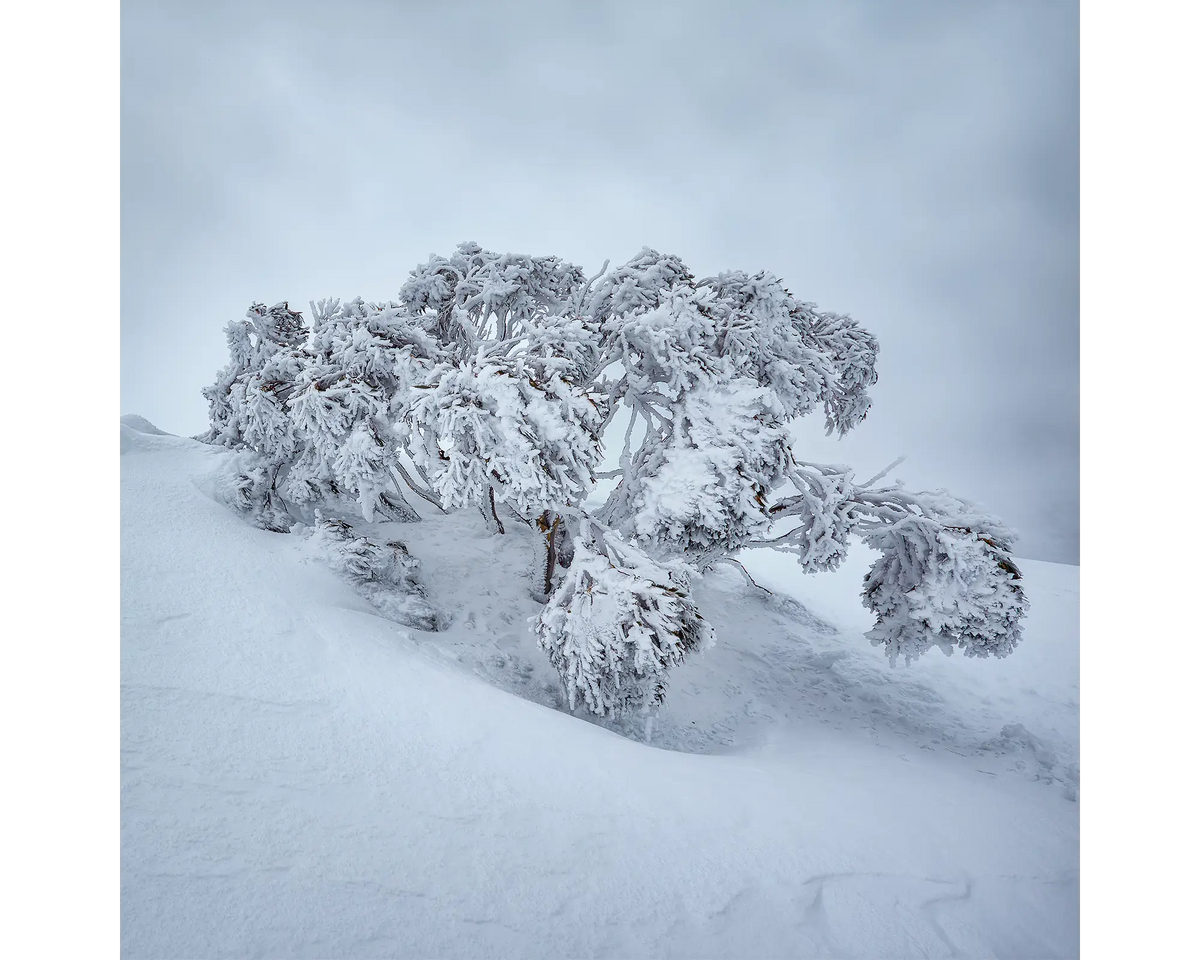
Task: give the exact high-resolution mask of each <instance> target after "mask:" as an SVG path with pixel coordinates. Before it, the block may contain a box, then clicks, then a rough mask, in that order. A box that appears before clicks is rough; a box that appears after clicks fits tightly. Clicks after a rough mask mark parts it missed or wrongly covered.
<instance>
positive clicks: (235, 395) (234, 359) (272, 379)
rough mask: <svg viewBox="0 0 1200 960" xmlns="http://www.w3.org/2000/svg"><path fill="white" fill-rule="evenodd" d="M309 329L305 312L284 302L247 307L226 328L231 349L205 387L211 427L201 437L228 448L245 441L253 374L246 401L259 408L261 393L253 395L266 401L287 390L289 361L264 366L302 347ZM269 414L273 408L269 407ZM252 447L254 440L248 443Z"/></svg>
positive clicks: (226, 340) (249, 417)
mask: <svg viewBox="0 0 1200 960" xmlns="http://www.w3.org/2000/svg"><path fill="white" fill-rule="evenodd" d="M307 337H308V327H307V326H306V325H305V323H304V315H303V314H302V313H300V312H299V311H296V310H292V309H291V308H289V307H288V305H287V304H286V303H277V304H275V306H273V307H268V306H266V305H264V304H261V303H254V304H251V305H250V309H249V310H247V311H246V316H245V317H244V318H243V319H241V320H234V321H232V322H230V323H229V324H228V325H227V326H226V327H225V342H226V344H227V345H228V347H229V363H228V364H227V365H226V366H225V367H224V368H222V369H221V371H220V372H219V373H218V374H217V379H216V382H215V383H213V384H212V385H211V386H209V387H206V388H205V389H204V390H203V394H204V398H205V399H206V400H207V401H208V421H209V430H208V432H207V433H206V434H205V435H204V437H203V439H204V440H206V441H207V442H209V443H219V444H222V445H223V446H227V447H239V446H242V445H244V444H245V443H246V442H247V441H246V436H245V433H246V429H247V425H248V423H249V421H250V419H251V417H252V415H253V413H254V412H255V411H252V410H251V409H248V407H247V387H248V385H249V383H250V380H251V378H254V377H257V378H258V379H257V384H256V387H255V389H254V390H253V391H252V396H251V398H250V403H251V404H252V405H254V406H256V407H257V406H258V405H259V403H260V401H261V396H260V397H257V398H256V397H255V396H253V394H262V392H263V391H266V392H267V393H268V394H270V395H271V396H270V399H269V400H268V401H267V403H268V404H273V403H274V402H275V401H276V400H277V399H284V400H286V396H283V397H280V396H279V393H280V392H281V391H282V392H284V393H286V389H287V386H288V382H287V380H286V376H285V375H286V373H287V371H288V370H289V368H290V363H289V362H288V361H286V360H282V361H279V362H277V363H275V364H273V366H272V369H270V370H264V368H267V367H268V365H269V364H271V361H272V360H273V358H275V357H276V355H277V354H280V353H284V354H285V355H293V354H294V353H295V352H296V351H299V350H300V348H301V347H302V346H303V345H304V342H305V340H306V339H307ZM267 415H268V416H270V415H271V412H270V411H267ZM267 432H268V433H269V432H270V430H269V429H268V430H267ZM251 445H253V444H251Z"/></svg>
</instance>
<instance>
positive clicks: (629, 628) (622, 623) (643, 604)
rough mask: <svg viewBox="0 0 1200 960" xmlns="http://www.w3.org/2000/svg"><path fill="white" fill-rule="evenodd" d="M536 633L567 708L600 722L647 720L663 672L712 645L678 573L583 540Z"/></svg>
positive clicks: (625, 549)
mask: <svg viewBox="0 0 1200 960" xmlns="http://www.w3.org/2000/svg"><path fill="white" fill-rule="evenodd" d="M534 629H535V632H536V633H537V637H538V645H539V646H540V647H541V648H542V649H543V650H545V651H546V653H547V654H548V655H549V657H550V662H551V663H552V664H553V665H554V668H555V669H556V670H557V671H558V675H559V678H560V680H561V682H562V689H563V697H564V699H565V700H566V703H567V707H568V708H569V709H571V710H574V709H575V708H576V707H577V706H580V705H582V706H586V707H587V709H588V710H590V711H591V712H592V713H594V714H596V715H598V716H602V717H621V716H626V715H628V714H631V713H641V714H643V715H649V714H651V713H652V711H653V710H654V708H655V707H657V706H658V705H659V704H661V703H662V702H663V698H664V697H665V696H666V691H667V673H668V671H669V669H670V668H671V667H672V666H677V665H678V664H681V663H682V662H683V660H684V658H685V657H686V656H687V654H688V653H690V652H692V651H693V650H696V649H698V648H700V647H703V646H704V645H706V644H707V643H708V642H709V640H710V639H711V628H710V627H709V625H708V624H707V623H706V622H705V620H704V619H703V618H702V617H701V616H700V613H699V611H698V610H697V609H696V605H695V603H694V602H693V601H692V599H691V597H690V596H689V594H688V582H687V576H686V573H684V572H683V570H682V568H676V569H675V570H674V571H672V570H670V569H669V568H667V567H665V566H662V565H660V564H657V563H655V562H654V561H652V560H651V559H650V558H649V557H648V556H646V555H645V554H644V553H642V552H641V551H638V550H637V549H636V548H633V547H631V546H629V545H626V544H621V545H620V546H619V547H617V546H616V545H613V544H606V543H605V541H604V540H603V539H600V540H598V541H597V540H593V539H591V538H589V537H581V538H579V539H577V540H576V542H575V550H574V560H573V562H572V563H571V568H570V570H569V571H568V572H567V574H566V576H565V577H564V578H563V581H562V583H561V584H560V585H559V587H558V589H557V590H556V591H555V592H554V595H553V596H552V597H551V598H550V602H549V603H548V604H546V607H545V609H544V610H543V611H542V612H541V614H539V615H538V617H536V618H535V622H534Z"/></svg>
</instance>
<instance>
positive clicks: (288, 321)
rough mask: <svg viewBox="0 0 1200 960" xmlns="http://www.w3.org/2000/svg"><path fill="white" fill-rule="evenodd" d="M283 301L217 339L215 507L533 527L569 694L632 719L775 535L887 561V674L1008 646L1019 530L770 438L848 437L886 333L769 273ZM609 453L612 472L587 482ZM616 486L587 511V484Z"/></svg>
mask: <svg viewBox="0 0 1200 960" xmlns="http://www.w3.org/2000/svg"><path fill="white" fill-rule="evenodd" d="M311 310H312V329H311V330H309V328H308V327H307V326H306V325H305V324H304V321H303V318H302V316H301V315H300V314H299V313H296V312H294V311H291V310H290V309H289V308H288V307H287V305H286V304H279V305H277V306H275V307H271V308H269V309H268V308H266V307H263V306H262V305H260V304H256V305H254V306H252V307H251V309H250V311H249V312H248V313H247V316H246V319H245V320H243V321H238V322H235V323H233V324H231V325H230V326H229V327H228V328H227V330H226V336H227V339H228V342H229V348H230V363H229V365H228V366H227V367H225V368H224V369H223V370H222V371H221V372H220V373H219V374H218V377H217V381H216V382H215V383H214V384H213V385H212V386H211V387H209V388H208V389H207V390H205V396H206V397H207V398H208V400H209V407H210V429H209V431H208V433H207V434H205V435H204V437H203V439H206V440H207V441H208V442H211V443H219V444H224V445H226V446H230V447H233V448H236V449H239V450H242V451H244V452H245V453H246V456H247V457H248V458H249V459H248V460H247V461H246V462H247V464H248V466H247V468H246V469H245V472H244V473H243V474H242V475H240V476H239V479H238V484H236V485H235V487H236V490H237V493H236V496H234V497H233V498H232V499H234V500H235V502H236V504H237V505H238V506H239V507H240V509H242V510H244V511H245V512H246V513H248V514H249V515H250V516H251V517H252V518H253V519H254V520H255V521H256V522H258V523H259V524H260V525H262V526H264V527H266V528H268V529H275V530H280V529H283V530H286V529H288V528H289V525H290V524H291V523H295V522H309V523H311V522H313V521H312V517H313V516H314V515H317V512H319V509H320V507H321V505H323V504H325V503H327V502H331V501H336V500H342V501H345V502H347V503H349V502H353V504H354V505H355V507H356V508H357V509H358V510H360V511H361V513H362V515H363V517H364V518H365V519H367V520H368V521H370V520H372V519H376V518H379V519H393V520H416V519H418V518H419V516H418V513H417V511H415V510H414V509H413V508H412V506H411V503H410V501H409V500H408V499H407V498H408V496H410V495H416V496H417V497H420V498H421V499H423V500H425V501H427V502H428V503H430V504H431V505H433V506H434V507H435V508H436V509H437V510H438V511H442V512H445V511H450V510H455V509H459V508H464V507H471V508H473V509H478V510H480V511H481V512H482V514H483V517H484V522H486V523H488V524H489V525H490V526H491V528H492V529H493V530H494V531H495V532H497V533H503V532H504V530H505V527H504V520H505V519H506V518H507V519H509V520H510V521H511V520H513V519H515V520H517V521H519V522H522V523H524V524H527V525H528V526H530V527H531V528H533V529H534V530H535V531H537V532H538V538H539V542H540V543H541V544H542V546H541V548H540V549H541V556H540V559H539V561H538V565H537V575H536V584H535V588H534V592H535V593H537V594H538V595H539V596H540V597H541V599H542V600H543V601H544V602H545V607H544V609H543V610H542V612H541V614H540V615H539V616H538V617H536V618H535V621H534V624H533V629H534V631H535V633H536V635H537V638H538V642H539V644H540V645H541V647H542V648H543V649H544V650H545V651H546V652H547V654H548V655H549V657H550V660H551V662H552V663H553V665H554V666H555V668H556V669H557V671H558V673H559V676H560V678H561V681H562V686H563V694H564V701H565V703H566V704H567V706H568V707H569V708H571V709H574V708H575V707H576V706H577V705H578V706H582V707H585V708H586V709H588V710H590V711H592V712H593V713H595V714H598V715H601V716H613V717H615V716H622V715H626V714H629V713H639V712H640V713H642V714H645V715H646V716H650V715H651V714H652V712H653V710H654V708H655V707H656V706H657V705H658V704H660V703H661V702H662V700H663V698H664V696H665V692H666V687H667V673H668V671H669V670H670V668H671V667H672V666H673V665H677V664H679V663H681V662H682V661H683V659H684V658H685V657H686V656H687V655H688V654H689V653H690V652H691V651H693V650H695V649H698V648H700V647H702V646H704V645H705V644H706V643H707V642H708V641H709V639H710V631H709V628H708V626H707V624H706V622H705V621H704V619H703V617H702V616H701V613H700V612H699V610H698V609H697V607H696V604H695V602H694V600H693V599H692V596H691V592H690V584H691V583H692V582H693V581H694V580H695V578H696V577H698V576H701V575H703V574H704V572H705V571H707V570H709V569H710V568H711V567H712V566H713V565H714V564H716V563H724V562H731V563H736V562H737V561H736V556H737V554H738V552H739V551H741V550H743V549H746V548H750V547H770V548H772V549H775V550H778V551H782V552H785V553H788V554H791V555H793V556H795V558H796V561H797V564H798V566H799V568H800V569H801V570H803V571H804V572H819V571H827V570H833V569H835V568H836V567H837V566H838V565H839V564H840V563H841V562H842V561H843V560H844V559H845V557H846V553H847V548H848V544H849V542H850V539H851V538H852V537H855V538H858V539H860V540H862V541H863V542H864V543H866V544H867V545H868V546H870V547H871V548H873V549H874V550H876V551H877V552H878V553H879V558H878V560H877V561H876V562H875V563H874V565H873V566H872V568H871V570H870V572H869V574H868V575H867V577H866V579H865V582H864V587H863V603H864V605H866V606H867V607H868V608H869V609H870V610H872V611H873V612H874V614H875V617H876V623H875V626H874V628H873V629H872V630H871V631H870V633H869V634H868V638H869V639H870V641H871V642H872V643H874V644H876V645H879V646H882V647H883V648H884V652H885V653H886V655H887V656H888V657H889V659H890V660H891V662H892V663H893V664H895V663H897V662H898V660H899V659H900V658H901V657H903V658H904V660H905V661H906V662H911V661H912V660H913V659H915V658H916V657H919V656H921V655H922V654H923V653H925V652H926V651H927V650H929V649H930V648H931V647H935V646H936V647H938V648H939V649H941V650H942V651H944V652H946V653H950V652H951V651H953V650H954V649H955V648H958V649H959V650H961V651H962V652H963V653H964V654H965V655H966V656H970V657H1003V656H1006V655H1008V654H1009V653H1010V652H1011V651H1012V650H1013V648H1014V646H1015V645H1016V644H1017V643H1018V642H1019V640H1020V637H1021V619H1022V617H1023V616H1024V614H1025V611H1026V607H1027V603H1026V600H1025V597H1024V593H1023V591H1022V585H1021V575H1020V572H1019V571H1018V570H1017V568H1016V566H1015V565H1014V563H1013V561H1012V558H1011V555H1010V551H1011V549H1012V545H1013V541H1014V539H1015V538H1014V535H1013V533H1012V532H1011V531H1009V530H1008V529H1007V528H1006V527H1004V525H1003V524H1002V523H1000V522H999V521H998V520H996V519H995V518H994V517H991V516H989V515H987V514H986V513H985V512H983V511H982V510H980V509H979V508H977V507H975V506H973V505H972V504H969V503H967V502H965V501H963V500H960V499H958V498H956V497H953V496H951V495H949V494H947V493H945V492H944V491H938V492H935V493H928V492H913V491H909V490H906V489H903V488H902V487H901V486H900V485H882V486H880V485H878V484H876V482H875V480H877V479H878V478H873V480H872V481H868V482H866V483H858V482H857V481H856V480H855V478H854V474H853V472H852V471H851V470H850V469H849V468H848V467H842V466H829V465H821V464H814V463H808V462H805V461H804V460H802V459H800V458H799V457H798V455H797V453H796V451H794V450H793V449H792V444H791V442H790V440H789V425H790V424H791V423H792V422H793V421H795V420H796V419H797V418H800V417H804V416H808V415H810V414H813V413H818V412H819V414H820V415H821V416H823V418H824V422H825V427H826V431H827V432H828V433H830V434H837V435H839V436H841V435H844V434H845V433H846V432H847V431H849V430H851V429H853V428H854V427H855V426H856V425H858V424H859V423H861V422H862V420H863V419H864V418H865V417H866V416H867V412H868V410H869V409H870V404H871V401H870V397H869V394H868V390H869V389H870V387H871V386H872V385H873V384H874V383H875V382H876V373H875V360H876V356H877V353H878V345H877V343H876V340H875V338H874V337H873V336H871V334H869V333H868V332H867V331H866V330H864V329H863V328H862V327H860V326H859V325H858V324H857V323H856V322H855V321H854V320H852V319H850V318H849V317H846V316H842V315H840V314H836V313H827V312H823V311H820V310H818V309H817V307H815V306H814V305H813V304H810V303H806V302H804V301H801V300H797V299H796V298H795V297H793V296H792V294H791V293H790V292H789V291H788V290H787V289H786V288H785V287H784V286H783V284H782V282H781V281H780V280H779V279H778V278H777V277H775V276H773V275H772V274H770V273H767V272H759V273H755V274H752V275H751V274H747V273H743V272H737V271H735V272H729V273H722V274H720V275H718V276H715V277H708V278H704V279H699V280H698V279H696V277H695V276H693V275H692V273H691V272H690V271H689V270H688V268H687V267H686V266H685V265H684V264H683V262H682V261H681V260H679V258H678V257H674V256H669V255H662V254H659V253H658V252H656V251H654V250H650V249H644V250H642V251H641V253H639V254H638V255H637V256H636V257H634V258H633V259H632V260H630V261H629V262H628V263H626V264H624V265H622V266H619V267H616V268H613V269H609V268H608V264H605V265H604V267H603V268H602V269H601V271H600V273H598V274H597V275H595V276H593V277H591V278H590V279H589V278H587V277H586V276H585V274H584V273H583V271H582V270H581V269H580V268H579V267H576V266H574V265H572V264H569V263H566V262H564V261H562V260H560V259H558V258H557V257H531V256H523V255H515V254H497V253H493V252H491V251H487V250H484V249H482V248H481V247H479V246H478V245H477V244H473V243H464V244H462V245H460V246H459V247H458V249H457V250H455V251H454V253H452V254H451V255H450V256H448V257H442V256H432V257H431V258H430V259H429V260H428V261H427V262H426V263H423V264H421V265H420V266H418V267H417V268H416V269H414V270H413V271H412V272H411V273H410V276H409V279H408V280H407V282H405V284H404V285H403V287H402V288H401V289H400V291H399V295H398V297H397V299H396V300H395V301H393V302H389V303H386V304H370V303H364V302H363V301H362V300H352V301H349V302H348V303H345V304H341V303H340V302H339V301H336V300H322V301H320V302H318V303H314V304H312V305H311ZM606 445H607V446H608V447H611V448H612V450H613V451H614V453H615V452H616V451H619V456H618V457H617V464H618V465H617V468H616V469H615V470H614V471H611V472H609V473H605V474H599V473H598V472H597V471H598V469H599V466H600V464H601V462H602V460H603V457H604V453H605V450H606ZM600 478H603V479H606V480H615V481H617V482H616V484H615V486H614V487H613V488H612V490H611V492H610V493H609V495H608V496H607V498H606V499H604V501H603V502H598V501H596V500H594V499H592V497H593V494H594V491H595V485H596V482H597V480H598V479H600Z"/></svg>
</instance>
